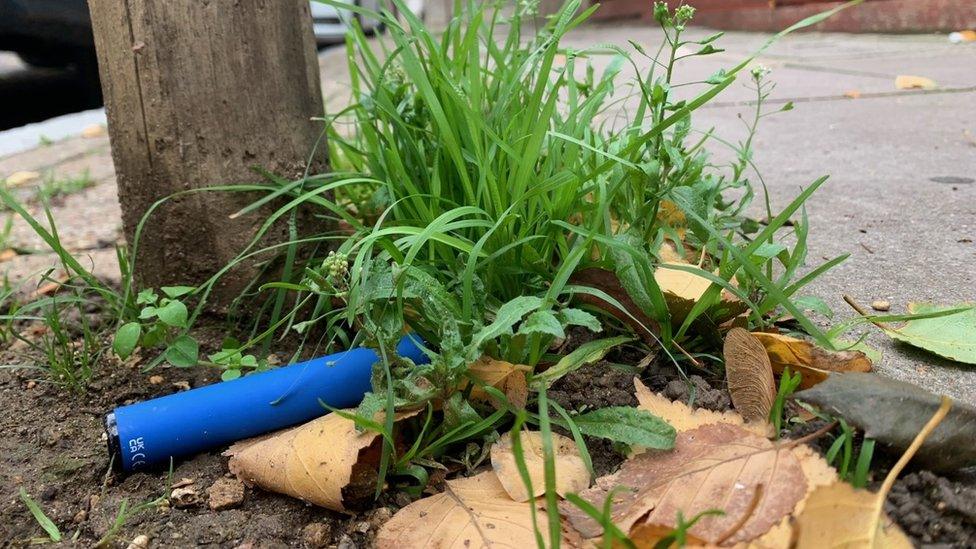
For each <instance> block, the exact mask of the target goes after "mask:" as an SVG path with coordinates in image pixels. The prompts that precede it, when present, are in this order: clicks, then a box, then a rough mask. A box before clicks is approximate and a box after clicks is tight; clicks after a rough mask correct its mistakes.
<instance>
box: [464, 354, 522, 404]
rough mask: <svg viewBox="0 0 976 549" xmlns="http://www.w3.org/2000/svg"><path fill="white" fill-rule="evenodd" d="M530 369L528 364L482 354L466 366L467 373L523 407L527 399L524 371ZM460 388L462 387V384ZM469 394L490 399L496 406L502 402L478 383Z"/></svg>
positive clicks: (473, 396) (475, 398)
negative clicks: (489, 394)
mask: <svg viewBox="0 0 976 549" xmlns="http://www.w3.org/2000/svg"><path fill="white" fill-rule="evenodd" d="M530 369H531V368H530V367H529V366H523V365H520V364H518V365H517V364H512V363H511V362H505V361H504V360H495V359H493V358H490V357H487V356H483V357H481V358H480V359H478V360H477V361H475V362H473V363H472V364H471V365H470V366H468V374H469V375H471V377H473V378H476V379H478V380H480V381H482V382H484V384H485V385H488V386H490V387H494V388H496V389H498V390H500V391H501V392H503V393H505V397H506V398H507V399H508V401H509V402H510V403H511V404H512V405H513V406H515V407H516V408H525V404H526V402H527V401H528V399H529V384H528V381H527V380H526V378H525V373H526V372H527V371H529V370H530ZM461 388H462V389H464V386H462V387H461ZM469 396H470V398H472V399H474V400H480V401H485V400H490V401H491V402H492V404H493V405H494V406H495V407H496V408H501V407H502V403H500V402H495V401H494V399H493V398H491V397H489V396H488V393H487V392H486V391H485V390H484V388H482V387H480V386H478V385H475V386H473V387H471V393H470V395H469Z"/></svg>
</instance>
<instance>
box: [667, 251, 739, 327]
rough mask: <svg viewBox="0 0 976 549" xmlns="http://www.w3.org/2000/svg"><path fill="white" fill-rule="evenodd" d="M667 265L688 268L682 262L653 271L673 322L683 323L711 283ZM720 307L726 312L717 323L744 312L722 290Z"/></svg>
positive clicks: (734, 298)
mask: <svg viewBox="0 0 976 549" xmlns="http://www.w3.org/2000/svg"><path fill="white" fill-rule="evenodd" d="M668 265H678V266H683V267H687V266H690V265H689V264H688V263H684V262H672V263H662V264H661V265H660V266H659V267H658V268H657V269H655V270H654V280H655V282H657V285H658V286H659V287H660V288H661V292H662V293H663V294H664V300H665V302H667V304H668V311H669V312H670V313H671V319H672V321H673V322H676V323H680V322H683V321H684V319H685V317H687V316H688V313H690V312H691V309H692V307H694V306H695V304H696V303H698V302H699V301H700V300H701V298H702V296H703V295H704V294H705V291H706V290H708V288H709V286H711V285H712V281H711V280H709V279H707V278H705V277H703V276H700V275H697V274H695V273H690V272H688V271H683V270H678V269H672V268H668ZM720 305H721V306H722V307H723V308H724V309H725V310H726V313H725V314H724V315H723V316H722V318H718V319H716V320H718V321H719V322H721V321H724V320H726V319H728V318H732V317H734V316H736V315H738V314H739V313H741V312H742V311H744V310H745V304H744V303H742V301H741V300H739V298H737V297H735V296H734V295H732V294H731V293H729V292H728V291H727V290H724V289H723V290H722V293H721V302H720Z"/></svg>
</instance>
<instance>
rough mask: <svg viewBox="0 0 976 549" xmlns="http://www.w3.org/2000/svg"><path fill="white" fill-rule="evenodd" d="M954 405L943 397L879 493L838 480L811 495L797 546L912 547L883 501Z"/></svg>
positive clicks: (799, 520)
mask: <svg viewBox="0 0 976 549" xmlns="http://www.w3.org/2000/svg"><path fill="white" fill-rule="evenodd" d="M951 406H952V400H951V399H949V398H948V397H942V403H941V405H940V406H939V408H938V410H936V412H935V414H934V415H933V416H932V418H931V419H929V421H928V423H926V424H925V426H924V427H923V428H922V430H921V431H920V432H919V433H918V435H917V436H916V437H915V440H914V441H912V444H911V446H909V448H908V449H907V450H906V451H905V453H904V455H902V456H901V459H899V460H898V462H897V463H896V464H895V465H894V467H892V468H891V471H890V472H889V473H888V476H887V477H885V480H884V483H882V485H881V488H880V489H879V490H878V492H877V493H871V492H868V491H867V490H858V489H855V488H854V487H852V486H851V485H850V484H847V483H844V482H836V483H834V484H832V485H830V486H825V487H822V488H818V489H817V490H816V491H815V492H814V493H813V494H811V495H810V498H809V499H808V501H807V505H806V507H805V508H804V510H803V512H802V513H800V514H799V516H797V520H796V522H797V526H796V528H797V530H798V534H799V536H798V537H797V543H796V547H797V549H821V548H825V547H827V548H830V547H847V548H851V549H855V548H856V549H860V548H864V549H874V548H878V549H881V548H885V549H887V548H896V549H901V548H909V547H912V543H911V542H910V541H909V540H908V538H906V537H905V534H904V533H903V532H902V531H901V530H900V529H899V528H898V527H897V526H896V525H895V524H893V523H892V522H891V521H890V520H888V519H887V517H885V516H884V513H883V509H884V502H885V499H886V498H887V497H888V492H889V491H891V487H892V486H894V484H895V480H896V479H897V478H898V475H899V474H900V473H901V471H902V469H904V468H905V466H906V465H908V462H909V461H910V460H911V459H912V456H914V455H915V452H917V451H918V449H919V448H920V447H921V446H922V444H923V443H924V442H925V439H926V438H927V437H928V436H929V434H931V433H932V431H934V430H935V428H936V427H937V426H938V425H939V423H941V422H942V420H943V419H945V417H946V414H948V413H949V408H950V407H951Z"/></svg>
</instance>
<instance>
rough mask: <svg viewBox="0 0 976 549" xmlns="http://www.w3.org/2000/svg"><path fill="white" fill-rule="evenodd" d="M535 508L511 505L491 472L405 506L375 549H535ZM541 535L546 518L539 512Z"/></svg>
mask: <svg viewBox="0 0 976 549" xmlns="http://www.w3.org/2000/svg"><path fill="white" fill-rule="evenodd" d="M531 505H533V504H532V503H527V502H517V501H513V500H512V498H510V497H509V496H508V492H506V491H505V488H504V487H503V486H502V483H501V482H499V480H498V477H497V476H496V475H495V473H494V472H493V471H486V472H484V473H481V474H479V475H476V476H473V477H468V478H459V479H455V480H449V481H447V483H446V488H445V490H444V491H443V492H441V493H440V494H436V495H434V496H431V497H428V498H424V499H421V500H418V501H415V502H413V503H411V504H410V505H407V506H406V507H404V508H403V509H401V510H400V511H398V512H397V514H395V515H393V518H392V519H390V520H389V521H387V523H386V524H384V525H383V527H382V528H380V531H379V534H378V535H377V536H376V542H375V544H376V548H377V549H422V548H427V547H437V548H439V549H453V548H457V549H462V548H463V549H469V548H472V549H473V548H478V547H514V548H522V549H528V548H530V547H535V545H536V538H535V529H534V528H533V526H532V514H531V509H530V506H531ZM536 520H537V521H538V528H539V531H541V532H546V530H547V529H548V527H549V520H548V518H547V515H546V513H545V512H544V511H543V512H537V513H536Z"/></svg>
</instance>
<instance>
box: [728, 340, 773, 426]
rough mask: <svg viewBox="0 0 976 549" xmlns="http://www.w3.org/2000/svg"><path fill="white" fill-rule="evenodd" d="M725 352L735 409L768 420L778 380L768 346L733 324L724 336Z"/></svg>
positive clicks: (755, 418) (745, 415)
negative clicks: (776, 379) (774, 379)
mask: <svg viewBox="0 0 976 549" xmlns="http://www.w3.org/2000/svg"><path fill="white" fill-rule="evenodd" d="M722 352H723V354H724V355H725V375H726V377H727V379H728V382H729V394H730V396H731V397H732V404H733V405H734V406H735V409H736V410H737V411H738V412H739V413H740V414H742V417H743V418H745V420H746V421H756V422H760V423H764V422H766V421H768V420H769V411H770V410H772V408H773V401H775V400H776V383H775V382H774V381H773V368H772V366H771V365H770V363H769V356H768V355H767V354H766V348H765V347H763V344H762V343H760V342H759V340H758V339H756V336H754V335H752V334H751V333H749V332H748V331H746V330H744V329H742V328H732V329H731V330H729V333H728V334H726V336H725V346H724V348H723V349H722Z"/></svg>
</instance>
